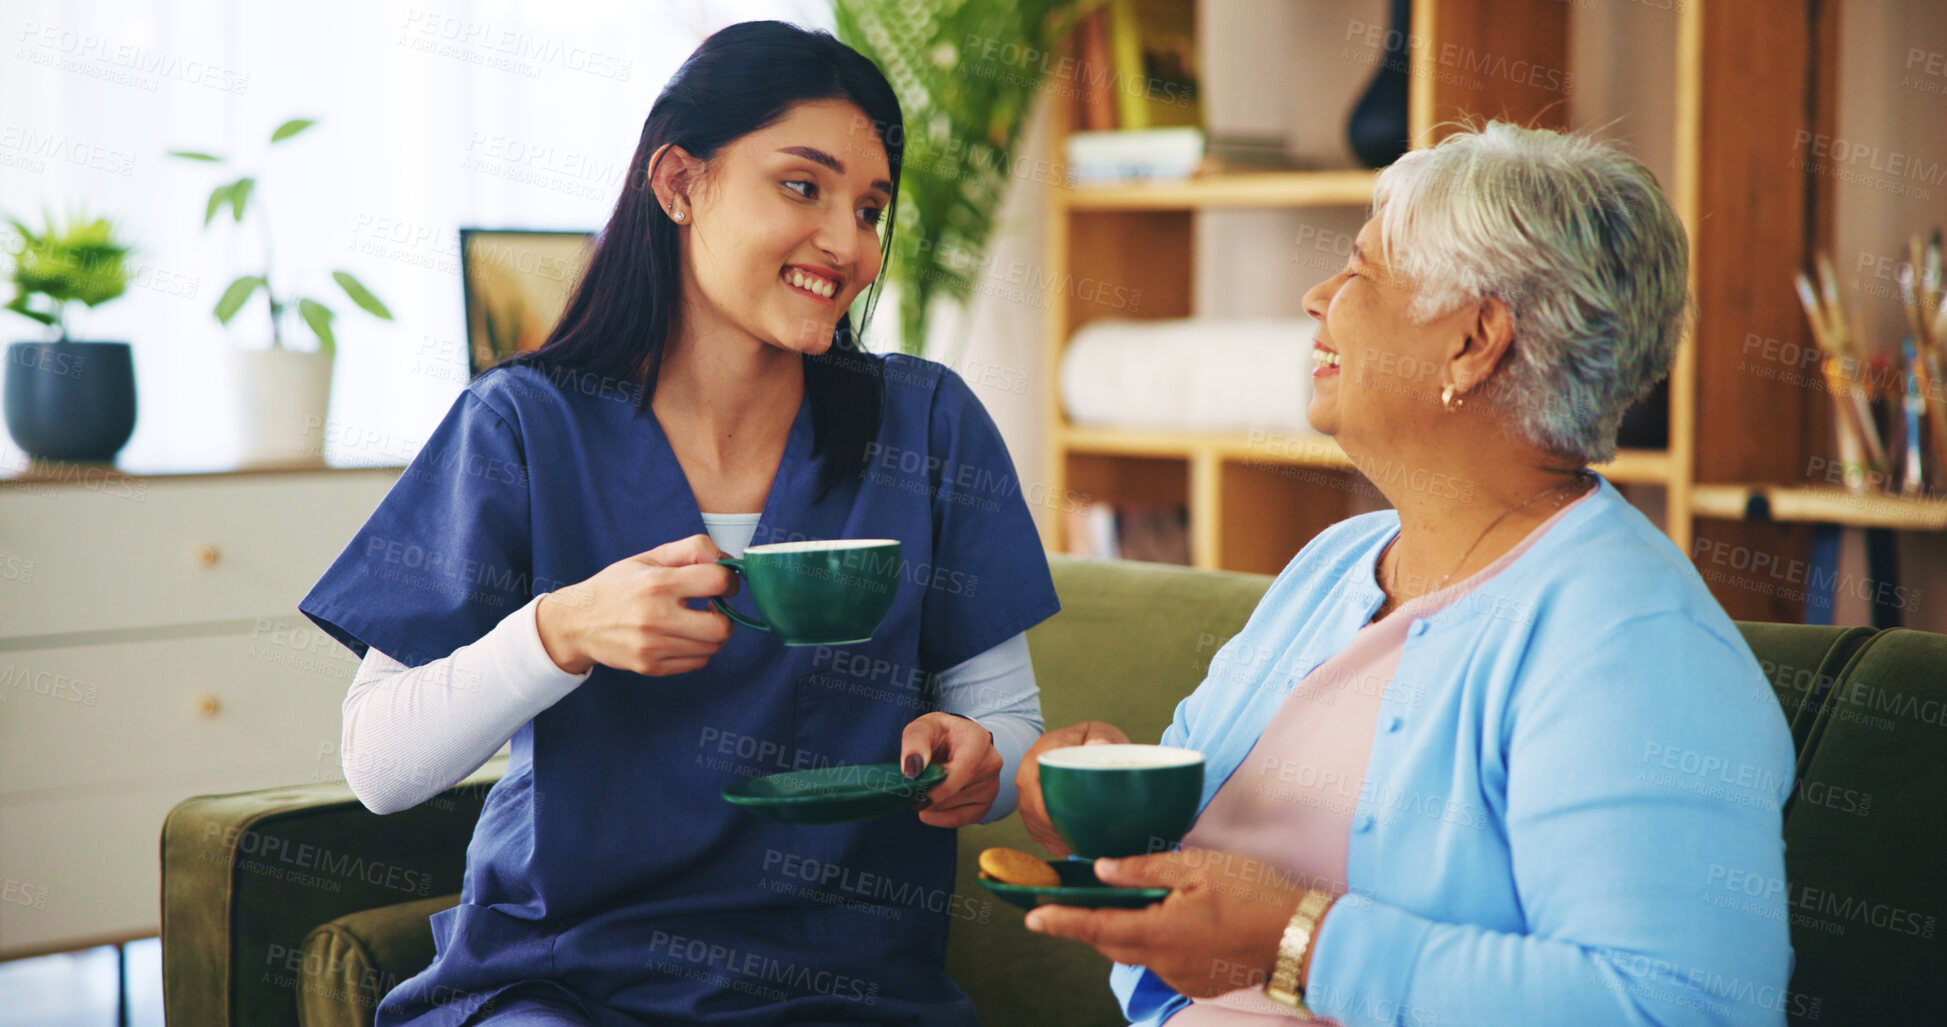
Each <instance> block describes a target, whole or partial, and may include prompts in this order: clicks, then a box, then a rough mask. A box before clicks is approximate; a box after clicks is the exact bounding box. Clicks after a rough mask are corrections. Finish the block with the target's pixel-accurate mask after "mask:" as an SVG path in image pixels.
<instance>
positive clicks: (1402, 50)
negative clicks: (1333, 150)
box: [1345, 0, 1413, 168]
mask: <svg viewBox="0 0 1947 1027" xmlns="http://www.w3.org/2000/svg"><path fill="white" fill-rule="evenodd" d="M1412 29H1413V0H1393V5H1392V25H1391V31H1389V32H1388V33H1387V34H1386V57H1385V60H1383V61H1382V62H1381V63H1380V65H1379V71H1378V72H1377V73H1375V74H1374V75H1373V76H1372V84H1371V85H1369V86H1367V87H1366V94H1365V95H1364V96H1361V97H1360V98H1359V102H1358V103H1357V104H1355V105H1353V107H1352V120H1351V121H1350V122H1348V123H1347V124H1346V126H1345V134H1346V138H1347V140H1348V141H1349V142H1351V144H1352V153H1353V155H1354V156H1356V157H1358V158H1359V163H1361V164H1364V165H1365V166H1366V167H1369V168H1383V167H1385V166H1386V165H1388V164H1391V163H1392V162H1394V161H1396V160H1398V159H1399V158H1400V157H1401V155H1403V154H1405V153H1406V140H1407V130H1406V92H1407V90H1406V84H1407V81H1408V78H1407V73H1406V70H1407V64H1406V62H1407V56H1406V54H1407V41H1408V38H1409V35H1410V33H1411V32H1412Z"/></svg>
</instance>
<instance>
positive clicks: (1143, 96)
mask: <svg viewBox="0 0 1947 1027" xmlns="http://www.w3.org/2000/svg"><path fill="white" fill-rule="evenodd" d="M1107 7H1108V13H1109V26H1108V28H1109V31H1108V37H1109V52H1110V60H1111V61H1113V62H1114V66H1115V74H1114V75H1113V76H1112V81H1113V85H1114V86H1115V91H1116V117H1117V125H1116V127H1117V128H1167V127H1170V126H1181V125H1201V124H1203V102H1202V91H1201V90H1200V89H1199V88H1198V82H1197V21H1196V5H1195V4H1187V3H1184V2H1183V0H1109V3H1108V5H1107Z"/></svg>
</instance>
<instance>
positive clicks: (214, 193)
mask: <svg viewBox="0 0 1947 1027" xmlns="http://www.w3.org/2000/svg"><path fill="white" fill-rule="evenodd" d="M235 185H236V183H234V182H232V183H229V184H226V185H219V186H217V187H216V188H215V189H212V190H210V206H209V209H208V210H205V211H204V212H203V227H204V228H208V227H210V222H212V221H214V220H216V209H217V208H218V207H221V206H223V205H224V204H226V203H228V202H230V190H231V189H232V188H234V187H235Z"/></svg>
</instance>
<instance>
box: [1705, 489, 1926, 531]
mask: <svg viewBox="0 0 1947 1027" xmlns="http://www.w3.org/2000/svg"><path fill="white" fill-rule="evenodd" d="M1691 506H1692V509H1693V510H1694V512H1695V513H1696V515H1697V516H1699V517H1720V518H1724V519H1727V520H1747V519H1748V520H1754V521H1780V522H1788V523H1798V524H1837V525H1842V526H1844V527H1849V528H1892V529H1894V530H1897V531H1947V496H1938V495H1936V496H1926V497H1912V498H1909V497H1906V496H1895V495H1888V494H1886V493H1883V492H1853V491H1850V490H1848V489H1845V488H1840V487H1838V486H1826V487H1818V486H1799V485H1765V484H1758V485H1697V486H1694V487H1693V488H1692V490H1691Z"/></svg>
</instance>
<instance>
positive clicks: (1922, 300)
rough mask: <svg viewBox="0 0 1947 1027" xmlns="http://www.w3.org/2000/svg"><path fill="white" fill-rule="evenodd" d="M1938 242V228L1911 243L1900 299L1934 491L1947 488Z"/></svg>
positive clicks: (1945, 320)
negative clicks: (1930, 457)
mask: <svg viewBox="0 0 1947 1027" xmlns="http://www.w3.org/2000/svg"><path fill="white" fill-rule="evenodd" d="M1940 242H1941V240H1940V229H1938V228H1935V229H1934V230H1933V236H1932V237H1931V238H1929V239H1925V240H1922V239H1921V238H1920V236H1919V235H1918V234H1917V233H1916V234H1915V235H1914V236H1913V238H1912V240H1911V241H1910V242H1909V244H1908V254H1909V257H1910V259H1909V261H1908V263H1907V265H1906V266H1905V267H1902V268H1900V299H1901V301H1902V302H1903V303H1904V305H1905V307H1906V316H1907V326H1908V328H1909V329H1910V330H1911V331H1912V333H1913V335H1912V339H1913V354H1912V357H1911V359H1909V360H1908V361H1907V365H1908V367H1909V368H1910V370H1911V374H1912V376H1913V377H1914V379H1916V382H1915V384H1916V385H1917V386H1918V391H1919V393H1920V397H1919V401H1920V403H1921V404H1922V405H1923V406H1924V407H1925V416H1926V420H1927V423H1928V425H1929V426H1930V427H1931V428H1932V429H1933V431H1932V434H1931V435H1930V436H1928V439H1927V441H1928V443H1929V447H1930V448H1931V449H1932V451H1933V466H1934V468H1935V475H1934V477H1933V478H1932V479H1931V480H1932V482H1933V484H1934V486H1935V487H1936V488H1942V487H1947V400H1943V397H1942V396H1941V390H1942V389H1943V388H1947V379H1943V378H1942V376H1941V365H1942V363H1943V362H1947V283H1943V281H1942V276H1941V266H1940V264H1941V256H1940ZM1914 463H1915V464H1918V465H1919V466H1920V467H1921V473H1922V476H1923V479H1924V478H1925V470H1924V467H1925V465H1924V462H1923V461H1921V460H1919V459H1918V458H1915V460H1914ZM1918 491H1924V489H1920V490H1918Z"/></svg>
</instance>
